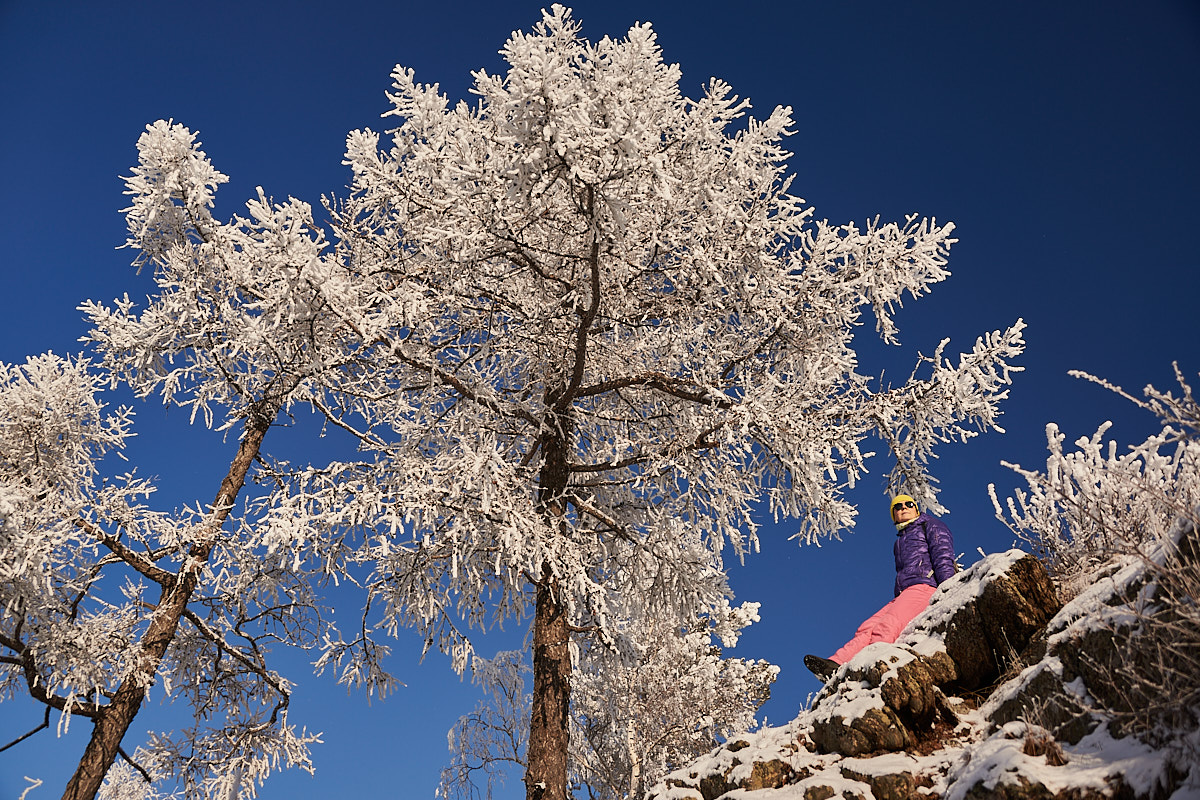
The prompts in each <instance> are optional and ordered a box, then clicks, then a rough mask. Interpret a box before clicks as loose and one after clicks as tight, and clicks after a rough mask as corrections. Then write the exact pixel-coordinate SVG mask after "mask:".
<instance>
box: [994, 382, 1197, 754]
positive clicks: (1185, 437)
mask: <svg viewBox="0 0 1200 800" xmlns="http://www.w3.org/2000/svg"><path fill="white" fill-rule="evenodd" d="M1077 375H1078V376H1079V377H1084V378H1087V379H1088V380H1091V381H1094V382H1096V383H1098V384H1100V385H1101V386H1104V387H1106V388H1108V389H1111V390H1113V391H1115V392H1117V393H1118V394H1120V395H1121V396H1123V397H1126V398H1127V399H1129V400H1130V401H1131V402H1133V403H1135V404H1137V405H1138V406H1139V407H1141V408H1144V409H1146V410H1147V411H1150V412H1152V413H1154V414H1155V415H1156V416H1158V418H1159V419H1160V420H1161V421H1162V423H1163V428H1162V430H1161V431H1160V432H1159V433H1157V434H1155V435H1153V436H1151V437H1149V438H1148V439H1146V441H1145V442H1143V443H1142V444H1140V445H1137V446H1134V447H1131V448H1130V449H1129V452H1128V453H1125V454H1120V455H1119V454H1118V452H1117V445H1116V443H1115V442H1108V443H1107V444H1105V443H1104V442H1102V437H1103V435H1104V433H1105V432H1106V431H1107V430H1108V428H1109V424H1108V423H1105V424H1104V425H1102V426H1101V427H1100V429H1099V430H1098V431H1097V432H1096V434H1095V435H1094V436H1091V437H1084V438H1081V439H1079V440H1078V441H1077V442H1076V447H1077V449H1076V450H1075V451H1073V452H1064V450H1063V447H1062V444H1063V438H1064V437H1063V436H1062V434H1061V433H1059V432H1058V429H1057V428H1056V427H1055V426H1054V425H1049V426H1047V434H1048V436H1047V438H1048V440H1049V448H1050V457H1049V459H1047V462H1046V471H1045V472H1037V471H1034V470H1025V469H1022V468H1021V467H1019V466H1014V465H1009V466H1011V467H1012V468H1013V469H1014V470H1016V471H1017V472H1018V473H1020V474H1021V475H1022V476H1023V477H1024V478H1025V479H1026V481H1027V482H1028V486H1029V489H1028V491H1017V492H1016V494H1015V497H1014V498H1009V499H1008V501H1007V504H1006V506H1007V512H1008V519H1007V521H1006V522H1007V524H1008V525H1009V527H1010V528H1011V529H1012V530H1013V531H1014V533H1016V534H1017V535H1018V537H1020V538H1021V539H1022V540H1023V541H1025V542H1026V543H1027V544H1029V545H1030V546H1031V547H1032V548H1033V549H1034V551H1035V552H1036V553H1038V554H1039V555H1040V556H1041V557H1042V558H1043V559H1044V560H1045V561H1046V562H1047V565H1048V567H1049V568H1050V569H1051V571H1052V572H1053V574H1054V575H1055V577H1056V578H1057V580H1058V582H1059V584H1060V586H1064V585H1066V586H1070V585H1076V586H1080V585H1083V584H1084V583H1091V582H1094V580H1095V577H1096V573H1097V571H1098V570H1099V569H1100V568H1102V567H1103V566H1104V565H1106V564H1108V563H1109V562H1111V561H1114V560H1115V561H1119V562H1123V563H1125V564H1131V563H1132V564H1137V563H1139V562H1140V564H1141V566H1142V567H1144V576H1145V577H1144V585H1142V586H1140V588H1139V587H1138V586H1136V585H1134V586H1131V587H1130V589H1129V590H1128V597H1127V602H1128V606H1127V608H1126V609H1124V610H1126V611H1128V612H1130V613H1128V614H1122V615H1120V616H1119V617H1118V618H1117V619H1119V620H1120V622H1114V623H1113V624H1114V627H1113V628H1112V629H1111V634H1112V636H1111V637H1110V638H1111V639H1112V640H1113V641H1114V646H1112V647H1109V648H1101V649H1100V650H1098V651H1097V652H1090V651H1089V652H1086V653H1084V654H1083V655H1082V659H1083V662H1084V667H1085V669H1086V671H1087V672H1089V673H1090V675H1091V676H1092V677H1090V678H1089V681H1088V685H1089V689H1090V691H1091V694H1092V695H1093V697H1094V699H1096V701H1097V702H1098V704H1099V705H1100V706H1101V707H1102V708H1103V710H1104V711H1105V712H1106V714H1107V715H1108V716H1109V717H1110V719H1111V720H1112V723H1113V726H1114V729H1115V730H1116V731H1118V732H1122V731H1135V732H1139V733H1140V734H1142V735H1143V736H1144V737H1145V738H1148V739H1150V740H1151V741H1154V742H1156V743H1158V744H1161V745H1170V746H1172V747H1181V748H1184V749H1185V750H1187V749H1188V748H1190V749H1191V752H1185V753H1184V755H1183V757H1184V758H1191V759H1194V758H1195V757H1196V756H1197V755H1198V754H1197V753H1196V752H1194V750H1195V738H1194V737H1191V738H1189V737H1182V736H1179V731H1180V730H1192V729H1194V728H1195V727H1196V726H1197V722H1198V721H1200V536H1198V534H1197V517H1198V516H1200V513H1198V512H1200V406H1197V403H1196V400H1195V398H1194V397H1193V395H1192V390H1191V387H1190V386H1188V384H1187V383H1186V381H1185V380H1184V378H1183V375H1182V373H1181V372H1180V371H1179V368H1178V366H1176V368H1175V377H1176V380H1177V382H1178V383H1179V387H1180V390H1181V394H1180V396H1178V397H1176V396H1174V395H1172V394H1171V393H1170V392H1165V393H1164V392H1160V391H1158V390H1157V389H1155V388H1154V387H1153V386H1147V387H1146V389H1145V390H1144V394H1145V398H1146V399H1145V400H1142V399H1138V398H1135V397H1132V396H1130V395H1129V394H1127V393H1126V392H1124V391H1123V390H1122V389H1120V388H1119V387H1116V386H1112V385H1111V384H1108V383H1106V382H1104V381H1102V380H1099V379H1097V378H1094V377H1092V376H1090V375H1086V374H1082V373H1077ZM992 501H993V503H994V504H995V506H996V513H997V516H998V517H999V518H1001V520H1002V521H1005V518H1004V516H1003V513H1004V510H1005V509H1002V508H1001V505H1000V502H999V501H998V500H997V498H996V495H995V491H994V487H992ZM1188 742H1191V743H1192V744H1191V745H1189V744H1188Z"/></svg>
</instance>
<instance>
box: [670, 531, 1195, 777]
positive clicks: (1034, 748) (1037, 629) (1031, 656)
mask: <svg viewBox="0 0 1200 800" xmlns="http://www.w3.org/2000/svg"><path fill="white" fill-rule="evenodd" d="M1146 585H1147V581H1146V579H1145V578H1144V577H1141V573H1140V571H1139V569H1138V566H1137V565H1136V564H1134V563H1132V562H1128V563H1124V564H1121V565H1117V567H1114V569H1113V570H1112V571H1111V572H1110V573H1108V574H1105V575H1104V576H1101V577H1100V578H1098V579H1097V581H1096V582H1095V585H1094V586H1093V587H1092V588H1091V589H1090V590H1089V591H1088V592H1085V593H1084V594H1082V595H1080V597H1078V598H1076V599H1075V600H1073V601H1072V602H1071V603H1069V604H1068V605H1067V606H1065V607H1060V603H1059V602H1058V599H1057V597H1056V596H1055V593H1054V588H1053V585H1052V584H1051V581H1050V579H1049V577H1048V576H1047V575H1046V572H1045V570H1044V569H1042V567H1041V565H1040V564H1039V562H1038V561H1037V560H1036V559H1034V558H1033V557H1032V556H1029V555H1028V554H1025V553H1022V552H1020V551H1011V552H1009V553H1003V554H997V555H992V556H988V557H986V558H985V559H983V560H982V561H980V562H979V563H977V564H975V565H974V566H973V567H971V568H970V569H969V570H967V571H965V572H962V573H960V574H959V575H957V576H955V578H953V579H952V580H950V581H947V582H946V583H944V584H943V585H942V587H941V588H940V589H939V591H938V593H937V594H936V595H935V597H934V601H933V602H932V603H931V605H930V607H929V609H928V610H927V611H926V612H925V613H923V614H922V615H921V617H919V618H918V619H917V620H914V622H913V624H911V625H910V626H909V628H908V629H907V630H906V631H905V633H904V634H903V635H902V636H901V637H900V639H899V641H897V642H896V643H895V644H876V645H871V646H870V647H868V648H866V649H864V650H863V651H862V652H861V653H860V654H859V655H858V656H856V657H855V658H854V659H853V660H852V661H850V662H849V663H847V664H846V665H844V666H843V667H842V668H841V669H839V670H838V672H837V673H836V674H835V675H834V677H833V678H832V679H831V680H830V681H829V683H828V684H827V685H826V687H825V688H824V689H823V690H822V691H821V693H820V694H818V696H817V698H816V699H815V701H814V703H813V705H812V707H811V708H810V709H808V710H805V711H803V712H802V713H801V714H800V716H799V717H797V719H796V720H794V721H793V722H792V723H790V724H789V725H787V726H784V727H781V728H771V729H767V730H764V731H762V732H760V733H757V734H747V735H746V736H745V737H744V738H742V739H739V740H738V741H736V742H732V743H730V744H727V745H726V746H724V747H722V748H718V749H717V750H715V751H713V753H711V754H710V755H709V756H708V757H706V758H703V759H700V760H699V761H697V762H696V763H694V764H692V765H690V766H689V767H687V768H685V769H683V770H680V771H678V772H675V773H673V774H672V775H671V776H669V777H668V779H667V780H666V781H664V782H663V783H662V784H660V785H658V786H657V787H655V788H654V789H652V790H651V792H650V793H649V794H648V797H647V800H718V798H726V797H728V798H730V800H732V799H733V798H737V800H754V799H755V798H758V797H760V796H761V798H762V800H823V799H824V798H861V800H872V798H874V800H901V799H904V800H908V799H909V798H928V799H929V800H982V799H983V798H1007V799H1008V800H1034V799H1036V800H1100V798H1105V800H1117V799H1118V798H1120V800H1126V799H1128V800H1165V798H1168V797H1171V795H1172V790H1173V788H1174V787H1176V786H1183V791H1185V792H1186V791H1189V790H1188V789H1187V786H1186V785H1184V784H1185V780H1192V781H1193V782H1194V784H1195V785H1196V786H1197V787H1200V767H1197V768H1195V769H1184V770H1183V771H1182V772H1181V771H1180V767H1179V762H1178V759H1177V757H1176V756H1173V755H1171V753H1170V752H1169V751H1168V750H1165V749H1155V748H1154V747H1151V746H1150V745H1148V744H1145V743H1144V742H1141V741H1139V740H1135V739H1133V738H1132V737H1131V738H1127V739H1121V740H1117V739H1114V738H1113V737H1114V735H1120V733H1121V732H1120V731H1116V732H1115V734H1114V730H1113V729H1111V726H1110V722H1111V721H1112V718H1111V717H1105V718H1104V719H1103V721H1102V718H1101V715H1100V714H1098V713H1097V709H1098V707H1099V705H1098V704H1100V703H1104V702H1108V701H1106V700H1103V697H1102V693H1103V692H1105V691H1107V689H1106V688H1104V687H1101V686H1100V685H1099V684H1102V683H1104V681H1105V680H1109V683H1111V680H1110V679H1111V675H1112V673H1111V671H1107V672H1106V671H1105V669H1106V668H1105V666H1104V665H1105V664H1106V663H1108V662H1111V661H1113V660H1116V659H1120V658H1122V657H1123V653H1122V650H1121V642H1120V640H1119V638H1118V640H1116V642H1115V644H1114V642H1113V632H1114V631H1120V630H1121V625H1122V624H1126V625H1127V624H1128V621H1129V619H1130V616H1129V614H1128V613H1127V612H1128V610H1129V604H1130V603H1133V602H1135V601H1136V600H1137V598H1139V597H1142V598H1143V599H1144V591H1145V587H1146ZM1106 637H1107V639H1108V640H1109V641H1108V643H1107V644H1105V642H1104V641H1103V640H1105V638H1106ZM1093 682H1095V683H1096V684H1097V687H1095V688H1093V686H1092V683H1093ZM1098 698H1100V699H1099V700H1098ZM1114 702H1115V700H1114ZM1194 736H1195V737H1196V738H1197V739H1198V740H1200V733H1196V734H1194ZM1198 747H1200V745H1198ZM1192 752H1194V750H1193V751H1192ZM1100 753H1103V754H1104V755H1103V756H1102V757H1101V756H1100V755H1098V754H1100ZM1189 775H1192V776H1194V777H1189ZM1189 785H1190V784H1189ZM1184 796H1186V797H1188V798H1191V797H1194V796H1196V795H1194V794H1190V795H1187V794H1185V795H1178V796H1176V797H1174V798H1172V800H1180V798H1182V797H1184Z"/></svg>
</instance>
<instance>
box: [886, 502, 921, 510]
mask: <svg viewBox="0 0 1200 800" xmlns="http://www.w3.org/2000/svg"><path fill="white" fill-rule="evenodd" d="M916 507H917V504H916V503H914V502H913V501H912V500H901V501H900V502H899V503H896V505H894V506H892V511H895V510H896V509H897V508H916Z"/></svg>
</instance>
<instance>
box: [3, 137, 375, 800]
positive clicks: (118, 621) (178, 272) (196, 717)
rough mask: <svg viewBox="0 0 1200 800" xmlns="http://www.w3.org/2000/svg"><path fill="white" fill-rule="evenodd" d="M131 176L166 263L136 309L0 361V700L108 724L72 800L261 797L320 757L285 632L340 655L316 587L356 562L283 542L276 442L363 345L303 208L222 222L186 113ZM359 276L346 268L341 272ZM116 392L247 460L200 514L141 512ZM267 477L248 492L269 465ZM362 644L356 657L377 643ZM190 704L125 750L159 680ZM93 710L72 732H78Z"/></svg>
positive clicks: (135, 234) (146, 238) (145, 257)
mask: <svg viewBox="0 0 1200 800" xmlns="http://www.w3.org/2000/svg"><path fill="white" fill-rule="evenodd" d="M138 149H139V164H138V166H137V167H136V168H135V169H134V171H133V174H132V176H131V177H130V178H128V180H127V194H128V195H130V197H131V205H130V207H129V208H128V209H126V216H127V220H128V226H129V239H128V246H129V247H131V248H133V249H134V250H135V251H136V252H137V257H136V260H135V263H136V264H137V265H138V267H139V268H140V267H142V266H145V267H149V268H151V269H152V270H153V273H154V281H155V283H156V286H157V288H156V294H155V296H154V297H152V298H150V300H149V303H148V305H147V306H146V307H145V308H143V309H141V310H140V311H138V310H136V309H135V308H134V304H133V303H132V302H131V301H130V300H129V298H128V297H127V296H126V297H125V298H124V299H122V300H120V301H117V302H116V303H115V305H113V306H112V307H106V306H104V305H102V304H99V303H94V302H89V303H87V304H85V305H84V306H83V310H84V311H85V312H86V313H87V315H88V316H89V317H90V318H91V321H92V323H93V328H92V331H91V333H90V334H89V338H90V341H91V344H92V346H93V349H94V351H95V355H94V357H93V359H92V360H88V359H86V358H82V357H73V358H61V357H58V356H54V355H43V356H39V357H34V358H30V359H29V360H28V361H26V362H25V363H24V364H19V365H10V364H3V365H0V524H2V527H0V698H8V697H12V696H14V695H15V694H17V693H18V692H25V693H27V694H28V695H29V696H30V697H32V698H33V699H35V700H37V701H39V702H41V703H43V704H44V705H45V707H46V716H45V718H44V721H43V725H48V724H49V719H50V713H51V711H52V710H55V711H57V712H59V713H60V714H61V717H60V719H61V721H60V725H63V726H65V725H67V724H69V723H70V721H71V719H72V718H86V719H87V720H88V721H89V722H90V723H91V725H92V733H91V737H90V741H89V743H88V745H87V747H86V750H85V752H84V754H83V756H82V758H81V760H80V762H79V766H78V768H77V770H76V771H75V774H74V775H73V776H72V778H71V779H70V782H69V783H68V785H67V788H66V792H65V794H64V797H66V798H72V799H79V798H92V797H94V796H96V794H97V792H98V791H100V790H101V783H102V781H103V780H104V779H105V775H106V773H108V772H109V769H110V767H111V766H112V765H113V763H114V760H115V759H117V757H118V755H120V756H122V757H123V759H124V761H125V762H127V763H126V764H125V765H124V766H122V767H121V768H120V769H117V770H115V771H114V772H113V776H112V780H110V781H109V783H108V784H107V785H106V786H105V789H104V794H105V796H107V797H112V798H118V797H120V798H123V797H139V798H140V797H153V796H156V795H155V792H156V791H157V789H156V786H157V785H158V784H159V783H160V782H163V781H165V782H169V783H178V784H180V785H181V786H182V788H183V789H184V791H185V794H186V795H187V796H188V797H211V798H216V797H220V798H230V799H232V798H245V797H252V796H253V795H254V792H255V786H256V784H257V783H258V782H260V781H261V780H262V779H263V778H264V777H265V776H266V775H267V774H269V773H270V772H271V771H272V770H274V769H276V768H278V766H279V765H281V764H282V765H289V766H299V767H301V768H310V766H309V757H308V747H309V745H310V744H311V743H312V742H313V741H314V739H315V737H314V736H312V735H310V734H308V733H306V732H305V731H304V730H303V729H302V728H299V727H297V726H295V725H293V724H292V723H291V722H289V719H288V701H289V695H290V688H291V684H290V683H289V682H288V681H287V680H286V679H284V678H283V677H282V676H280V675H279V674H277V673H276V672H275V671H273V670H272V669H271V668H270V667H269V666H268V663H267V660H266V657H267V655H268V652H269V651H270V649H271V648H272V646H273V645H274V644H276V643H280V642H283V643H288V644H292V645H297V646H303V647H314V648H315V647H320V646H322V645H323V644H324V645H325V646H326V654H327V655H329V656H331V657H337V656H338V655H341V656H345V655H346V652H344V651H340V650H338V648H339V647H345V646H344V643H342V644H341V645H339V644H336V643H338V642H339V641H340V639H339V637H337V635H336V632H335V631H334V630H332V629H331V628H330V627H329V625H328V624H327V622H326V619H325V617H324V616H323V615H322V613H321V609H320V608H319V606H318V600H317V597H316V596H315V593H314V584H315V582H316V581H317V580H318V579H319V578H320V577H322V576H326V575H328V574H330V573H334V572H337V571H339V570H343V569H344V566H345V563H344V559H343V558H342V556H341V555H340V551H339V547H340V545H339V543H338V542H337V541H331V540H327V541H325V542H323V543H320V544H318V543H316V542H314V541H313V540H312V539H307V540H305V541H306V549H304V550H301V549H299V548H288V547H285V546H282V545H281V544H280V541H281V538H282V534H283V532H282V531H281V530H280V529H279V527H278V525H275V526H274V527H273V531H274V533H275V534H276V544H275V548H274V550H273V551H272V552H269V551H268V549H267V547H266V546H265V545H264V544H263V541H262V538H261V536H260V532H261V531H262V530H263V529H264V528H263V527H262V526H261V525H260V524H259V519H260V518H261V517H262V515H263V513H264V512H265V511H266V510H267V509H268V508H269V503H267V502H266V497H267V496H269V492H270V490H271V488H272V486H271V481H272V479H273V478H274V477H275V476H276V475H277V474H278V473H280V472H281V470H280V468H277V467H275V466H272V465H271V464H270V463H269V461H268V455H267V452H268V451H267V450H265V449H264V441H265V440H266V439H267V437H268V435H269V434H271V433H272V431H273V430H277V429H278V426H279V424H280V423H282V422H285V421H286V420H287V415H288V414H289V411H290V410H291V409H292V408H293V407H294V406H295V405H296V404H303V403H308V404H310V405H313V406H316V407H318V408H319V407H321V406H322V405H323V403H322V401H321V399H320V398H321V396H322V393H323V392H324V389H323V388H322V381H323V380H325V376H327V375H329V374H330V373H332V372H334V371H336V370H337V369H338V365H339V364H340V363H343V362H344V361H345V360H346V359H353V358H354V354H355V350H356V347H357V344H356V343H357V342H358V340H357V339H356V338H353V337H350V338H349V339H346V338H345V334H346V333H347V332H349V329H348V328H347V327H346V326H345V325H344V324H343V323H342V322H341V321H340V318H339V315H338V313H337V309H336V306H337V304H338V303H340V302H343V301H346V300H347V298H348V297H349V296H350V292H349V289H348V288H347V287H348V284H346V283H344V282H339V281H338V278H337V276H338V274H339V273H338V272H337V270H335V269H333V268H332V267H331V265H330V264H329V263H327V262H326V261H325V256H324V255H322V251H323V250H324V249H325V247H326V243H325V241H324V239H323V236H322V235H321V234H320V233H319V232H317V231H316V230H315V229H314V228H313V226H312V219H311V212H310V210H309V208H308V206H306V205H304V204H302V203H298V202H295V201H290V202H288V203H285V204H282V205H272V204H271V203H269V202H268V201H267V200H266V199H265V198H263V197H262V196H261V192H260V196H259V198H258V199H256V200H254V201H252V202H250V203H249V204H248V209H249V216H248V217H247V218H244V219H243V218H235V219H234V220H233V221H232V222H231V223H229V224H222V223H219V222H217V221H216V220H214V219H213V217H212V215H211V207H212V204H213V193H214V191H215V189H216V187H217V186H218V185H219V184H221V183H223V182H224V181H225V180H226V178H225V176H223V175H222V174H221V173H219V172H217V171H216V170H215V169H214V168H213V167H212V165H211V164H210V163H209V161H208V159H207V158H206V157H205V156H204V153H203V152H202V151H201V150H200V149H199V147H198V145H197V143H196V141H195V136H194V134H192V133H191V132H189V131H188V130H186V129H185V128H183V127H182V126H179V125H172V124H169V123H166V122H159V123H157V124H155V125H152V126H148V128H147V130H146V132H145V133H144V134H143V135H142V137H141V139H140V140H139V142H138ZM342 274H344V273H342ZM118 383H123V384H125V385H127V386H128V387H130V388H131V389H132V390H133V392H134V393H135V394H136V395H138V396H141V397H150V396H152V395H155V394H157V395H159V396H160V397H161V399H162V401H163V402H164V403H166V404H169V405H173V406H177V407H184V408H186V409H188V410H189V411H190V415H191V418H192V419H193V420H195V419H197V418H199V419H201V420H203V422H204V423H206V424H207V425H209V426H210V427H213V426H215V427H217V428H218V430H221V431H228V432H229V434H226V435H230V436H231V438H233V439H234V441H233V442H231V450H232V456H231V459H230V463H229V467H228V470H227V471H226V472H225V474H223V475H222V474H216V475H213V480H212V486H211V487H208V488H207V489H206V488H204V487H197V491H198V492H204V493H205V494H208V493H209V492H211V494H208V496H207V497H204V496H199V497H198V499H197V500H196V503H195V505H194V506H193V507H191V508H185V509H183V510H181V511H175V512H170V513H167V512H161V511H155V510H152V509H151V508H150V507H149V506H148V502H149V498H150V496H151V495H152V492H153V490H154V486H153V485H152V484H151V482H150V481H147V480H145V479H143V478H140V477H138V476H137V475H136V474H134V473H132V472H130V473H128V474H123V473H125V471H126V470H127V469H128V467H127V466H118V467H117V468H116V469H115V470H114V469H113V466H112V463H111V459H109V460H108V461H107V462H106V461H104V459H103V457H104V456H105V454H111V453H117V454H119V453H120V451H121V450H122V449H123V447H124V445H125V443H126V441H127V439H128V437H129V436H130V435H131V434H132V429H131V423H132V418H131V411H130V410H129V409H127V408H117V409H112V408H110V407H107V406H106V405H105V403H104V400H103V399H102V392H103V390H104V388H105V387H106V386H107V385H113V384H118ZM256 463H257V464H258V465H259V473H260V478H261V479H263V480H265V481H267V485H266V486H265V487H264V488H263V490H262V491H252V490H246V486H247V477H248V476H249V475H251V473H252V468H253V467H254V465H255V464H256ZM360 645H361V646H360V647H358V648H355V647H353V646H351V647H350V648H349V649H350V650H352V651H355V652H357V653H359V654H361V653H362V652H363V651H364V650H363V648H365V647H367V645H365V644H363V643H360ZM152 691H153V692H157V693H160V694H161V695H162V696H164V697H167V698H171V699H177V700H180V701H183V702H186V703H187V704H189V705H190V706H191V709H192V712H193V715H192V722H191V724H189V725H187V726H184V728H183V730H181V731H180V732H179V733H178V734H176V735H175V736H165V735H156V736H153V737H152V738H151V739H150V740H149V741H147V742H145V743H143V744H142V745H141V746H139V747H138V748H137V749H136V751H135V752H130V751H132V750H133V748H132V747H129V746H128V745H123V740H124V738H125V734H126V732H127V731H128V730H129V727H130V724H131V723H132V721H133V719H134V717H135V715H137V713H138V711H139V709H140V708H141V706H142V704H143V702H144V701H145V700H146V699H147V697H148V696H149V695H150V693H151V692H152ZM76 724H78V723H76Z"/></svg>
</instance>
